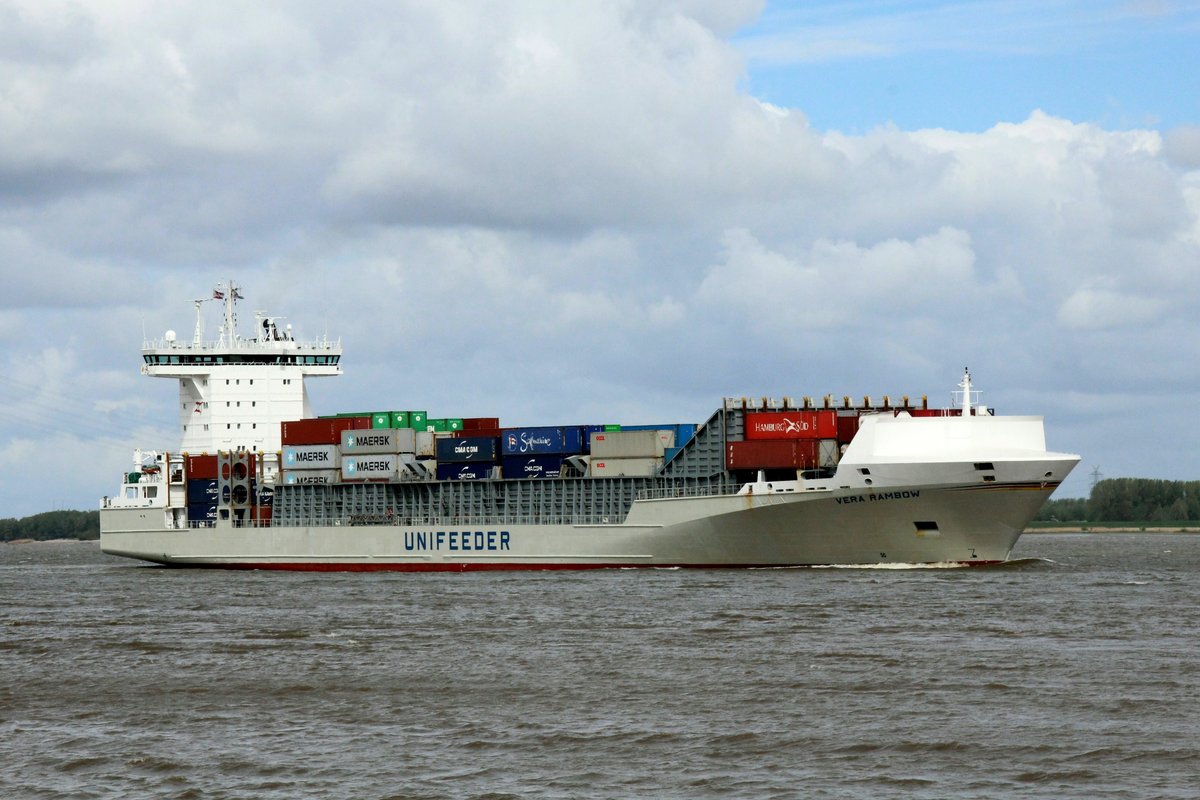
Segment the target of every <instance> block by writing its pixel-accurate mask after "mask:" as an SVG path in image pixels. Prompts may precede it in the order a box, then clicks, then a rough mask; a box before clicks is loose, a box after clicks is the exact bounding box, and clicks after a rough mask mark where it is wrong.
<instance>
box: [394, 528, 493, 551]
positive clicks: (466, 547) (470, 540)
mask: <svg viewBox="0 0 1200 800" xmlns="http://www.w3.org/2000/svg"><path fill="white" fill-rule="evenodd" d="M511 545H512V536H511V535H510V534H509V532H508V531H405V532H404V549H405V550H408V551H409V552H424V551H432V550H450V551H454V552H487V551H493V552H494V551H497V550H511V549H512V547H511Z"/></svg>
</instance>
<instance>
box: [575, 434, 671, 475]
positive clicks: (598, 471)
mask: <svg viewBox="0 0 1200 800" xmlns="http://www.w3.org/2000/svg"><path fill="white" fill-rule="evenodd" d="M622 433H624V431H622ZM662 465H663V460H662V458H646V457H643V458H600V457H598V456H596V455H593V456H592V460H591V462H590V463H589V464H588V474H589V475H591V476H593V477H596V478H620V477H644V476H647V475H654V474H655V473H657V472H658V471H659V469H661V468H662Z"/></svg>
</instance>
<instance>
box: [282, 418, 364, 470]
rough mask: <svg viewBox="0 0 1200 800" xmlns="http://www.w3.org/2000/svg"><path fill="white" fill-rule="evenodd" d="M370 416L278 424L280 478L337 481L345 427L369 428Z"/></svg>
mask: <svg viewBox="0 0 1200 800" xmlns="http://www.w3.org/2000/svg"><path fill="white" fill-rule="evenodd" d="M372 419H373V416H357V415H356V416H337V417H318V418H317V419H298V420H292V421H289V422H284V423H283V424H282V427H281V430H280V434H281V438H282V441H283V450H282V452H281V453H280V470H281V473H280V475H281V477H280V480H281V482H282V483H284V484H289V485H291V484H320V483H337V482H338V480H339V478H340V476H341V472H340V470H341V453H340V450H339V448H340V445H341V441H342V434H344V433H346V432H347V431H368V430H372V428H371V423H372Z"/></svg>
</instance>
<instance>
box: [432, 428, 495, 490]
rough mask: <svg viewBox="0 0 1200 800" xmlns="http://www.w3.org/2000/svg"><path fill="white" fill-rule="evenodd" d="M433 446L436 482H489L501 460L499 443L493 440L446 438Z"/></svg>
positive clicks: (466, 437) (485, 438)
mask: <svg viewBox="0 0 1200 800" xmlns="http://www.w3.org/2000/svg"><path fill="white" fill-rule="evenodd" d="M436 442H437V444H436V447H437V479H438V480H439V481H467V480H479V479H480V478H490V477H492V475H493V473H494V470H495V467H496V464H497V463H498V462H499V459H500V440H499V439H498V438H497V437H495V436H462V437H447V438H443V439H437V440H436Z"/></svg>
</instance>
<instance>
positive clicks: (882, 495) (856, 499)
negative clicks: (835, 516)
mask: <svg viewBox="0 0 1200 800" xmlns="http://www.w3.org/2000/svg"><path fill="white" fill-rule="evenodd" d="M920 496H921V490H920V489H911V490H910V489H903V490H901V491H898V492H879V493H878V494H868V495H858V496H853V497H835V498H834V500H837V502H838V505H849V504H850V503H873V502H875V501H877V500H912V499H914V498H917V497H920Z"/></svg>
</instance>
